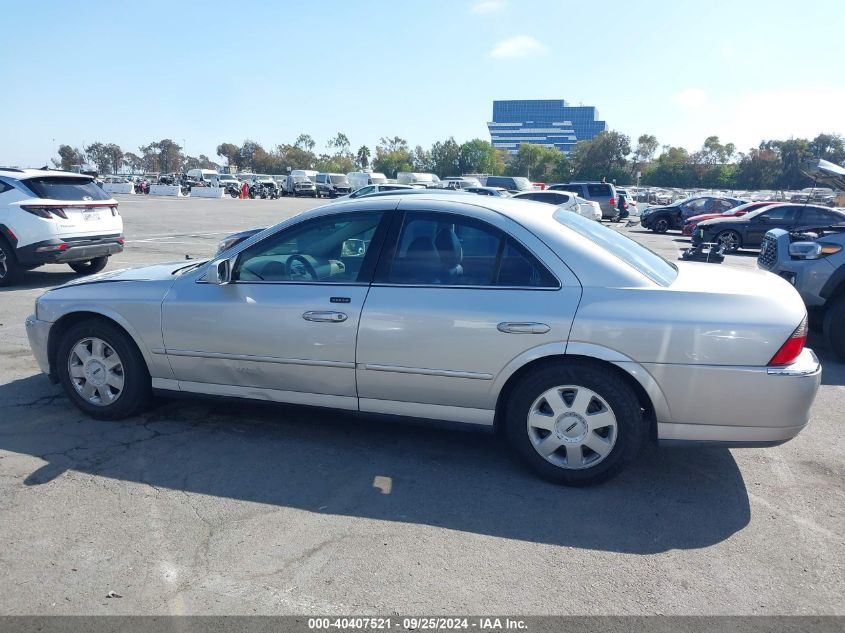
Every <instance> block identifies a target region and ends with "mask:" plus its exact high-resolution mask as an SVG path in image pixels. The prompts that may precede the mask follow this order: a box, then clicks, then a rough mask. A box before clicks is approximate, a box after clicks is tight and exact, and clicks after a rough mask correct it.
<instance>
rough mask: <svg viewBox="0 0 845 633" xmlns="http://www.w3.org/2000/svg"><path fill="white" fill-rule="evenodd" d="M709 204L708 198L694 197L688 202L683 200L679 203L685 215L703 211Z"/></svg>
mask: <svg viewBox="0 0 845 633" xmlns="http://www.w3.org/2000/svg"><path fill="white" fill-rule="evenodd" d="M709 206H710V199H709V198H694V199H693V200H690V201H689V202H685V203H684V204H682V205H681V207H683V209H684V213H686V214H687V215H695V214H698V213H704V212H705V211H707V209H708V208H709Z"/></svg>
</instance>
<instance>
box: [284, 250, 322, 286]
mask: <svg viewBox="0 0 845 633" xmlns="http://www.w3.org/2000/svg"><path fill="white" fill-rule="evenodd" d="M297 264H298V265H297ZM294 271H296V273H297V276H298V277H303V276H304V273H308V275H309V276H310V277H311V279H312V280H313V281H319V280H320V278H319V277H318V276H317V271H316V270H314V266H312V265H311V262H309V261H308V259H306V257H305V256H304V255H291V256H290V257H288V277H290V278H291V280H293V273H294Z"/></svg>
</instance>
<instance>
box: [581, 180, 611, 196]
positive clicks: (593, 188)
mask: <svg viewBox="0 0 845 633" xmlns="http://www.w3.org/2000/svg"><path fill="white" fill-rule="evenodd" d="M587 194H588V195H590V196H592V197H595V198H599V197H605V198H610V197H612V196H613V191H612V190H611V188H610V185H606V184H604V183H599V184H596V185H587Z"/></svg>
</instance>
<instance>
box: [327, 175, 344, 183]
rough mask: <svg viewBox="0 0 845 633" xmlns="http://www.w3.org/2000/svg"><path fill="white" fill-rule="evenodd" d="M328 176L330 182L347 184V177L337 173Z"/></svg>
mask: <svg viewBox="0 0 845 633" xmlns="http://www.w3.org/2000/svg"><path fill="white" fill-rule="evenodd" d="M329 178H330V179H331V181H332V184H335V185H348V184H349V178H347V177H346V176H341V175H337V176H329Z"/></svg>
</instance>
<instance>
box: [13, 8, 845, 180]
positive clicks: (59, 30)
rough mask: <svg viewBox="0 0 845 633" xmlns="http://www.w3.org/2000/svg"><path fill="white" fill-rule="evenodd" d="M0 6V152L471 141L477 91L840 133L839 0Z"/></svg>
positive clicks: (478, 116) (680, 137)
mask: <svg viewBox="0 0 845 633" xmlns="http://www.w3.org/2000/svg"><path fill="white" fill-rule="evenodd" d="M2 6H3V25H4V31H3V37H2V39H0V68H2V69H4V72H3V74H4V76H5V79H4V81H3V83H2V86H3V87H2V88H0V113H2V116H3V125H2V126H0V164H18V165H37V164H43V163H44V162H45V161H46V159H47V158H48V157H50V156H53V155H55V147H56V146H57V145H58V144H59V143H69V144H71V145H75V146H81V145H82V143H83V142H85V143H86V144H89V143H91V142H93V141H103V142H116V143H118V144H119V145H121V146H122V147H123V148H124V151H126V150H132V151H136V150H137V147H138V146H139V145H141V144H144V143H147V142H149V141H152V140H158V139H161V138H172V139H174V140H175V141H176V142H178V143H180V144H181V143H182V142H183V140H184V142H185V144H186V150H187V152H189V153H190V154H193V155H197V154H200V153H204V154H207V155H209V156H211V157H212V158H214V154H215V148H216V146H217V144H218V143H220V142H222V141H229V142H233V143H236V144H240V143H241V142H242V141H243V140H244V139H246V138H249V139H252V140H255V141H258V142H260V143H261V144H262V145H264V146H265V147H266V148H271V147H273V146H275V145H276V144H279V143H284V142H292V141H293V139H295V138H296V136H297V135H298V134H300V133H302V132H306V133H309V134H311V135H312V136H313V137H314V138H315V140H316V141H317V149H318V150H323V149H324V147H325V141H326V140H328V139H329V138H330V137H332V136H334V135H335V134H336V133H337V132H338V131H342V132H344V133H345V134H346V135H347V136H348V137H349V138H350V140H351V142H352V144H353V146H354V147H358V146H360V145H362V144H366V145H369V146H370V147H374V146H375V144H376V143H377V141H378V138H379V137H380V136H394V135H398V136H401V137H403V138H406V139H407V140H408V141H409V142H410V144H411V145H412V146H413V145H416V144H421V145H423V146H425V147H428V146H430V145H431V143H432V142H434V141H436V140H440V139H444V138H446V137H448V136H454V137H455V138H456V140H458V141H459V142H461V141H464V140H467V139H470V138H473V137H480V138H484V139H488V140H489V135H488V133H487V128H486V125H485V124H486V122H487V121H488V120H489V119H490V116H491V114H492V102H493V100H494V99H523V98H528V99H530V98H563V99H566V100H567V101H569V102H570V103H571V104H573V105H578V104H579V103H583V104H585V105H595V106H596V107H597V108H598V109H599V113H600V115H601V116H602V118H604V119H605V120H607V122H608V125H609V127H610V128H611V129H615V130H619V131H621V132H624V133H625V134H628V135H630V136H631V137H632V138H634V139H635V138H636V136H638V135H639V134H642V133H645V132H648V133H652V134H655V135H656V136H657V138H658V140H659V141H660V143H661V144H673V145H683V146H686V147H688V148H690V149H695V148H697V147H699V146H700V145H701V142H702V141H703V139H704V138H705V137H706V136H708V135H710V134H716V135H718V136H719V137H720V138H721V139H722V141H731V142H734V143H735V144H736V145H737V147H738V148H739V149H742V150H744V149H747V148H748V147H750V146H751V145H754V144H756V143H757V142H758V141H759V140H760V139H761V138H788V137H790V136H810V137H812V136H815V135H816V134H818V133H820V132H831V133H839V134H843V133H845V79H843V76H842V71H841V67H842V59H843V55H842V53H843V50H845V48H844V47H843V43H842V42H843V39H842V38H843V24H845V3H843V2H842V1H841V0H804V1H802V2H798V1H795V0H793V1H784V0H733V1H730V2H724V1H717V0H711V1H709V2H687V1H686V0H684V1H678V0H673V1H669V0H667V1H656V0H652V1H649V0H640V1H632V0H625V1H616V0H608V1H606V2H592V1H588V0H579V1H563V0H560V1H554V0H552V1H536V2H534V1H529V0H466V1H461V0H452V1H443V2H440V1H436V2H427V3H426V2H413V3H410V2H408V3H406V2H396V1H392V2H391V1H385V2H376V1H374V2H353V1H350V0H345V1H343V2H329V1H326V2H309V3H302V2H280V1H278V2H271V1H268V2H260V1H250V0H244V1H242V2H231V1H228V2H216V1H213V0H203V1H202V2H190V3H188V2H180V1H178V0H177V1H171V2H156V1H152V2H135V3H131V4H130V3H121V2H113V1H112V2H97V1H94V0H91V1H87V2H66V1H61V2H55V1H50V0H47V1H43V0H42V1H39V2H12V1H10V0H6V1H5V2H3V4H2ZM53 139H55V142H54V141H53Z"/></svg>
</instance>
